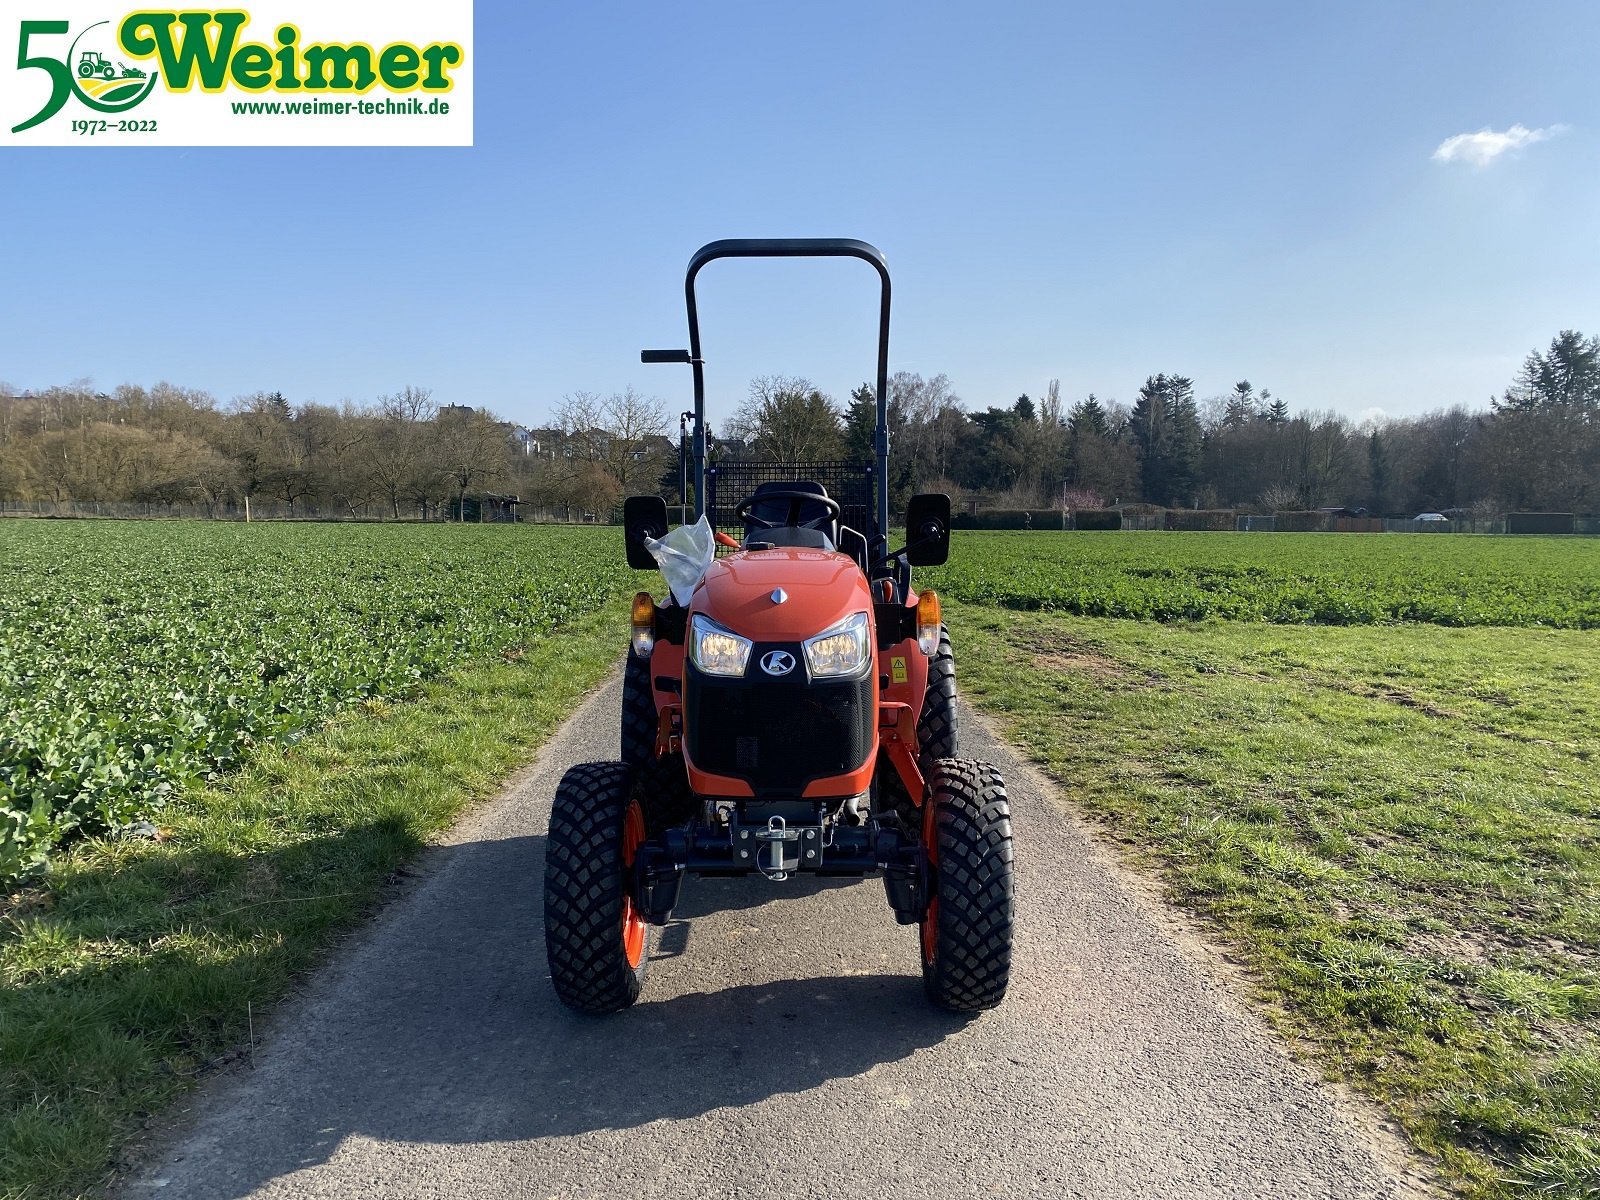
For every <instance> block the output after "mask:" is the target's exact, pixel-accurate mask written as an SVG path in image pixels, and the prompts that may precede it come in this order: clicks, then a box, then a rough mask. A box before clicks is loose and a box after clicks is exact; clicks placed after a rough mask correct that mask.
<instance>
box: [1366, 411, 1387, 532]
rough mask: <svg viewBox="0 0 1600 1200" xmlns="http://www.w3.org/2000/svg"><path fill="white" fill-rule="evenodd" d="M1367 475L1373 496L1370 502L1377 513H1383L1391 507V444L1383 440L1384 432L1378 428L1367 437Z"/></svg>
mask: <svg viewBox="0 0 1600 1200" xmlns="http://www.w3.org/2000/svg"><path fill="white" fill-rule="evenodd" d="M1367 477H1368V478H1369V479H1370V480H1371V484H1372V496H1371V499H1370V501H1369V504H1370V506H1371V508H1372V511H1373V512H1375V513H1383V512H1385V511H1387V510H1388V507H1389V445H1388V443H1387V442H1385V441H1384V440H1383V434H1382V433H1381V432H1379V431H1378V430H1376V429H1374V430H1373V431H1372V436H1371V437H1369V438H1367Z"/></svg>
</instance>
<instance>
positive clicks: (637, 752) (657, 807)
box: [620, 647, 694, 834]
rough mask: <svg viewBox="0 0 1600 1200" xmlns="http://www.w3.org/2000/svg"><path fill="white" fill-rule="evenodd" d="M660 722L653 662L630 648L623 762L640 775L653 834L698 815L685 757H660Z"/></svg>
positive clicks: (624, 686)
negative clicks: (658, 734)
mask: <svg viewBox="0 0 1600 1200" xmlns="http://www.w3.org/2000/svg"><path fill="white" fill-rule="evenodd" d="M659 721H660V716H659V714H658V713H657V712H656V696H655V689H654V686H653V685H652V684H651V681H650V660H649V659H648V658H640V657H639V656H638V655H637V654H635V653H634V652H633V650H632V648H631V647H630V648H629V650H628V665H627V666H626V667H625V668H624V670H623V673H622V723H621V729H620V734H621V745H622V761H623V762H625V763H627V764H628V765H629V766H630V767H632V768H633V769H634V770H635V771H637V772H638V775H639V784H640V797H641V802H642V803H643V805H644V815H645V823H646V824H647V825H648V826H649V828H650V832H651V833H652V834H656V833H660V832H661V831H662V830H664V829H670V828H671V827H672V826H674V825H681V824H683V822H685V821H687V820H688V819H689V818H690V817H692V816H693V815H694V797H693V796H692V795H690V792H689V774H688V771H687V770H686V769H685V767H684V765H683V755H682V754H669V755H668V756H667V757H666V758H657V757H656V733H657V731H658V727H659Z"/></svg>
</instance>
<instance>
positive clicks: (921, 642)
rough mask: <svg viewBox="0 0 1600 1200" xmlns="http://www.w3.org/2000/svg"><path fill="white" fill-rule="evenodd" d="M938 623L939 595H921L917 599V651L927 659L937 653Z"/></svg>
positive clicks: (927, 593)
mask: <svg viewBox="0 0 1600 1200" xmlns="http://www.w3.org/2000/svg"><path fill="white" fill-rule="evenodd" d="M939 621H940V615H939V593H937V592H931V591H930V592H923V593H921V594H920V595H919V596H918V597H917V649H918V650H921V651H922V652H923V653H924V654H926V655H927V656H928V657H929V658H932V657H933V656H934V655H935V654H937V653H939Z"/></svg>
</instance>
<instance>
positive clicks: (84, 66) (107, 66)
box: [78, 50, 117, 80]
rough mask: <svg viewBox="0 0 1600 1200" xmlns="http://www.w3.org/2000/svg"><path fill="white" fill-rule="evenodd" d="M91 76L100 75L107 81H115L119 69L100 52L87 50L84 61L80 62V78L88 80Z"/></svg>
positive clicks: (84, 53)
mask: <svg viewBox="0 0 1600 1200" xmlns="http://www.w3.org/2000/svg"><path fill="white" fill-rule="evenodd" d="M91 75H98V76H100V78H102V79H107V80H109V79H115V78H116V77H117V69H116V68H115V67H114V66H112V65H111V63H110V61H109V60H107V58H106V56H105V55H104V54H101V53H100V52H99V51H98V50H85V51H84V52H83V57H82V59H80V60H79V62H78V78H79V79H88V78H89V76H91Z"/></svg>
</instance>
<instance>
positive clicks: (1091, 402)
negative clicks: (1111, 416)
mask: <svg viewBox="0 0 1600 1200" xmlns="http://www.w3.org/2000/svg"><path fill="white" fill-rule="evenodd" d="M1067 432H1068V433H1070V434H1071V435H1072V436H1073V437H1074V438H1078V437H1081V436H1083V435H1084V434H1085V433H1091V434H1093V435H1094V436H1095V437H1106V436H1108V435H1109V434H1110V433H1111V426H1110V423H1109V422H1108V421H1107V420H1106V410H1105V406H1104V405H1103V404H1101V403H1100V401H1098V400H1096V399H1095V395H1094V393H1093V392H1090V393H1089V398H1088V399H1087V400H1080V401H1078V403H1076V404H1074V405H1073V406H1072V411H1071V412H1069V413H1068V414H1067Z"/></svg>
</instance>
